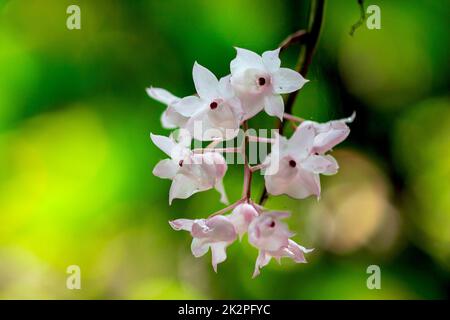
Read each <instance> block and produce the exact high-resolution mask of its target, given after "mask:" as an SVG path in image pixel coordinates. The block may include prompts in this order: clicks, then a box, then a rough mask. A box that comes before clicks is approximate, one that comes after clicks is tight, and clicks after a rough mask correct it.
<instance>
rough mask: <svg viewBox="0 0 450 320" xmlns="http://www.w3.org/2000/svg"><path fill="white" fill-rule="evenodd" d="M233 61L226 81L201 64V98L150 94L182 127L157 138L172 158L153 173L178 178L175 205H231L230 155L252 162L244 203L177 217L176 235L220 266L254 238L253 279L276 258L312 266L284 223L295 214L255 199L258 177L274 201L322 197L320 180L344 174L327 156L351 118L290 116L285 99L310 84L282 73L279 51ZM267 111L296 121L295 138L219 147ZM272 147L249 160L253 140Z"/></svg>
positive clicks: (169, 120)
mask: <svg viewBox="0 0 450 320" xmlns="http://www.w3.org/2000/svg"><path fill="white" fill-rule="evenodd" d="M236 50H237V55H236V58H235V59H234V60H232V61H231V63H230V71H231V73H230V74H229V75H227V76H224V77H222V78H220V79H218V78H217V77H216V76H215V75H214V74H213V73H212V72H211V71H209V70H208V69H206V68H205V67H203V66H201V65H200V64H198V63H197V62H196V63H194V67H193V71H192V76H193V80H194V85H195V89H196V94H195V95H191V96H187V97H184V98H179V97H176V96H174V95H173V94H171V93H170V92H168V91H166V90H164V89H161V88H154V87H150V88H148V89H147V93H148V94H149V95H150V96H151V97H152V98H154V99H156V100H158V101H160V102H162V103H164V104H165V105H167V108H166V110H165V111H164V112H163V114H162V117H161V122H162V125H163V127H164V128H166V129H179V130H178V131H177V134H171V135H170V136H169V137H165V136H160V135H154V134H151V139H152V141H153V143H154V144H155V145H156V146H157V147H158V148H160V149H161V150H162V151H163V152H164V153H166V154H167V156H169V158H168V159H164V160H161V161H160V162H159V163H158V164H157V165H156V166H155V168H154V170H153V174H154V175H156V176H158V177H160V178H163V179H170V180H172V184H171V187H170V192H169V204H171V203H172V201H173V199H176V198H178V199H186V198H188V197H190V196H192V195H193V194H194V193H197V192H200V191H205V190H209V189H212V188H215V189H216V190H217V191H218V192H219V193H220V196H221V198H220V199H221V202H223V203H226V204H227V203H228V199H227V196H226V193H225V189H224V186H223V182H222V180H223V177H224V175H225V174H226V171H227V162H226V161H225V158H224V157H223V155H222V154H223V153H225V152H239V153H241V154H242V156H243V157H244V158H245V159H246V160H245V163H244V170H245V171H244V173H245V174H244V187H243V189H244V190H243V196H242V198H241V199H239V200H238V201H236V202H234V203H233V204H231V205H229V206H228V207H226V208H224V209H222V210H220V211H219V212H216V213H213V214H211V215H210V216H209V217H208V218H206V219H195V220H190V219H176V220H173V221H170V222H169V223H170V225H171V227H172V228H173V229H175V230H185V231H188V232H190V234H191V236H192V238H193V239H192V244H191V251H192V254H193V255H194V256H195V257H200V256H203V255H205V254H206V253H207V252H208V250H209V249H211V255H212V265H213V268H214V270H215V271H217V265H218V264H219V263H221V262H223V261H225V259H226V248H227V247H228V246H229V245H230V244H232V243H233V242H234V241H235V240H236V239H238V238H239V239H242V236H243V235H244V234H245V233H247V234H248V241H249V243H250V244H251V245H252V246H254V247H255V248H257V249H258V251H259V254H258V257H257V259H256V264H255V270H254V274H253V276H257V275H258V274H259V272H260V269H261V268H262V267H264V266H265V265H267V264H268V263H269V261H270V260H271V258H275V259H276V260H277V261H280V259H281V258H282V257H288V258H291V259H292V260H293V261H295V262H297V263H304V262H306V260H305V256H304V254H305V253H308V252H310V251H311V249H305V248H304V247H302V246H300V245H299V244H297V243H296V242H295V241H293V240H292V239H291V237H292V236H293V234H292V233H291V232H290V231H289V230H288V227H287V226H286V224H285V223H283V221H282V219H284V218H286V217H288V216H289V213H288V212H280V211H271V210H269V209H267V208H264V207H263V206H261V205H259V204H256V203H255V202H254V201H253V200H252V199H251V197H250V194H251V192H250V190H251V189H250V188H251V175H252V173H253V172H255V171H256V170H260V171H261V174H263V175H264V179H265V187H266V189H267V192H268V193H269V194H271V195H281V194H287V195H289V196H290V197H292V198H296V199H303V198H306V197H308V196H311V195H314V196H316V197H317V198H319V197H320V191H321V188H320V178H319V175H320V174H324V175H332V174H335V173H336V172H337V171H338V164H337V162H336V160H335V159H334V158H333V157H332V156H331V155H329V154H327V152H329V151H330V150H331V149H332V148H333V147H334V146H335V145H337V144H338V143H340V142H342V141H343V140H344V139H345V138H346V137H347V136H348V134H349V133H350V129H349V127H348V126H347V123H349V122H351V121H352V120H353V116H352V117H350V118H347V119H341V120H335V121H330V122H327V123H317V122H313V121H304V120H303V119H300V118H297V117H295V116H292V115H289V114H285V112H284V102H283V98H282V97H281V94H286V93H292V92H294V91H297V90H299V89H301V88H302V87H303V85H304V84H305V83H307V82H308V80H306V79H304V78H303V77H302V75H301V74H299V73H298V72H296V71H294V70H291V69H288V68H282V67H281V61H280V59H279V49H276V50H273V51H266V52H264V53H263V54H262V55H261V56H260V55H258V54H256V53H254V52H252V51H249V50H246V49H241V48H237V49H236ZM262 110H264V111H265V112H266V113H267V114H268V115H270V116H275V117H278V118H279V119H280V120H281V121H283V120H288V121H293V122H295V124H294V127H295V128H296V129H295V132H294V133H293V135H292V136H291V137H290V138H289V139H287V138H285V137H283V136H281V135H279V134H277V133H275V137H274V139H263V138H258V137H257V136H256V137H255V136H249V135H248V134H247V133H244V134H245V139H244V142H243V145H242V146H241V147H239V148H217V145H218V144H219V143H221V142H223V141H229V140H231V139H234V138H236V137H237V135H238V133H239V129H240V128H246V127H247V125H248V123H247V120H249V119H250V118H252V117H254V116H255V115H257V114H258V113H260V112H261V111H262ZM193 139H195V140H196V141H211V143H210V144H209V146H208V147H206V148H197V149H192V148H191V144H192V140H193ZM250 139H251V141H256V142H263V143H270V144H271V152H270V154H268V155H267V156H266V157H265V159H264V160H263V161H262V162H261V163H260V164H259V165H256V166H253V167H251V166H250V165H249V164H248V161H247V155H246V145H248V142H249V141H250Z"/></svg>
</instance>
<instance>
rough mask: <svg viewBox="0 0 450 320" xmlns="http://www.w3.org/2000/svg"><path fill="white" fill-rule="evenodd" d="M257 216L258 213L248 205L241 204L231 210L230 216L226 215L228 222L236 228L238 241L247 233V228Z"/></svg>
mask: <svg viewBox="0 0 450 320" xmlns="http://www.w3.org/2000/svg"><path fill="white" fill-rule="evenodd" d="M257 216H258V211H256V209H255V208H254V207H253V206H252V205H250V204H248V203H242V204H240V205H238V206H237V207H236V208H234V209H233V212H231V214H230V215H228V218H229V220H230V221H231V222H232V223H233V225H234V227H235V228H236V232H237V233H238V235H239V239H240V240H241V239H242V236H243V235H244V234H245V233H246V232H247V229H248V226H249V225H250V223H251V222H252V220H253V219H254V218H256V217H257Z"/></svg>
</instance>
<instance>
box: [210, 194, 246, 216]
mask: <svg viewBox="0 0 450 320" xmlns="http://www.w3.org/2000/svg"><path fill="white" fill-rule="evenodd" d="M244 201H245V199H244V198H242V199H239V200H238V201H236V202H235V203H232V204H230V205H229V206H228V207H225V208H223V209H220V210H219V211H216V212H214V213H212V214H210V215H209V216H208V219H209V218H211V217H214V216H218V215H220V214H224V213H227V212H229V211H231V210H233V209H234V208H236V207H237V206H238V205H240V204H241V203H242V202H244Z"/></svg>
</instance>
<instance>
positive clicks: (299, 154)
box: [263, 121, 348, 199]
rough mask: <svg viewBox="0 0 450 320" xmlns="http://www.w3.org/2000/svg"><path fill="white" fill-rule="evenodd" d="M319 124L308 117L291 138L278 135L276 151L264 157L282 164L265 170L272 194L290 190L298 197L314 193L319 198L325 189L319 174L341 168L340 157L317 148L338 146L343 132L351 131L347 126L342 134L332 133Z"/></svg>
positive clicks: (293, 195)
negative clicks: (321, 128) (323, 129)
mask: <svg viewBox="0 0 450 320" xmlns="http://www.w3.org/2000/svg"><path fill="white" fill-rule="evenodd" d="M317 125H318V124H317ZM317 125H316V124H315V123H313V122H312V121H305V122H303V123H302V124H301V125H300V126H299V127H298V128H297V130H296V131H295V133H294V134H293V135H292V137H291V138H290V139H289V140H287V139H286V138H284V137H281V136H279V138H278V139H276V143H275V144H274V145H273V148H272V149H273V150H274V151H272V153H271V154H270V155H268V156H267V158H266V159H265V161H264V162H265V163H266V165H267V166H270V165H272V162H276V164H277V165H278V170H275V172H273V171H274V170H264V171H263V173H264V179H265V184H266V188H267V191H268V192H269V193H270V194H273V195H280V194H287V195H289V196H290V197H292V198H296V199H303V198H306V197H308V196H310V195H315V196H317V197H318V198H319V197H320V191H321V187H320V178H319V174H324V175H333V174H335V173H337V171H338V168H339V166H338V163H337V161H336V160H335V159H334V158H333V157H332V156H330V155H323V154H319V153H317V152H315V147H316V146H317V148H318V149H319V150H320V151H324V150H326V149H325V148H327V147H329V146H334V142H336V141H342V140H341V139H342V136H346V135H348V133H347V132H346V131H345V130H340V131H339V133H340V135H339V134H336V132H334V130H329V131H328V133H326V132H320V131H316V126H317ZM319 127H320V126H319ZM327 127H330V128H332V127H333V126H327ZM317 137H318V138H317ZM328 137H332V138H328ZM344 138H345V137H344ZM324 141H325V143H324ZM315 143H317V145H315Z"/></svg>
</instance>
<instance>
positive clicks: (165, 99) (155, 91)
mask: <svg viewBox="0 0 450 320" xmlns="http://www.w3.org/2000/svg"><path fill="white" fill-rule="evenodd" d="M146 91H147V94H148V95H149V96H150V97H151V98H153V99H155V100H157V101H159V102H161V103H164V104H166V105H169V104H172V103H175V102H177V101H179V100H180V98H178V97H176V96H174V95H173V94H171V93H170V92H169V91H167V90H166V89H162V88H154V87H150V88H147V89H146Z"/></svg>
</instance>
